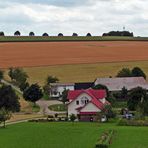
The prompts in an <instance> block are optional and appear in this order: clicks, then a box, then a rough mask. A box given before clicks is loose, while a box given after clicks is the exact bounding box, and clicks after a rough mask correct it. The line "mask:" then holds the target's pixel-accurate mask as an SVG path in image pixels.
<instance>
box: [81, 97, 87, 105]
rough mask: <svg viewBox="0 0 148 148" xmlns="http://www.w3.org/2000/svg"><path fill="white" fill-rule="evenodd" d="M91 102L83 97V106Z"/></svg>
mask: <svg viewBox="0 0 148 148" xmlns="http://www.w3.org/2000/svg"><path fill="white" fill-rule="evenodd" d="M88 102H89V100H88V98H87V97H82V100H81V103H82V105H84V104H87V103H88Z"/></svg>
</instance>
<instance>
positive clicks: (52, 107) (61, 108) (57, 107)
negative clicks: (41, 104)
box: [48, 104, 67, 111]
mask: <svg viewBox="0 0 148 148" xmlns="http://www.w3.org/2000/svg"><path fill="white" fill-rule="evenodd" d="M48 108H49V109H50V110H52V111H66V110H67V107H66V105H65V104H55V105H50V106H49V107H48Z"/></svg>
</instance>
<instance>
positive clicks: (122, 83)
mask: <svg viewBox="0 0 148 148" xmlns="http://www.w3.org/2000/svg"><path fill="white" fill-rule="evenodd" d="M98 84H102V85H105V86H107V88H108V89H109V91H110V92H113V91H121V90H122V88H123V87H125V88H126V89H127V90H131V89H133V88H135V87H142V88H144V89H146V90H148V83H147V81H146V80H145V79H144V78H143V77H124V78H97V79H96V80H95V82H94V85H98Z"/></svg>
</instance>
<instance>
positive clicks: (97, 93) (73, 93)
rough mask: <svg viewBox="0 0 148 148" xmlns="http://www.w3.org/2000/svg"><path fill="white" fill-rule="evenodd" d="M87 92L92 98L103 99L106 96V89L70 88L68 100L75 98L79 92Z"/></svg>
mask: <svg viewBox="0 0 148 148" xmlns="http://www.w3.org/2000/svg"><path fill="white" fill-rule="evenodd" d="M82 93H87V94H88V95H89V96H91V97H92V98H96V99H103V98H105V97H106V91H105V90H93V89H87V90H70V91H69V92H68V97H67V98H68V100H75V99H76V98H77V97H78V96H79V95H80V94H82Z"/></svg>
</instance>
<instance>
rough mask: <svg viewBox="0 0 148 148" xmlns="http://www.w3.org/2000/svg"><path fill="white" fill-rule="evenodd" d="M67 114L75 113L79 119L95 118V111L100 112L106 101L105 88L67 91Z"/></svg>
mask: <svg viewBox="0 0 148 148" xmlns="http://www.w3.org/2000/svg"><path fill="white" fill-rule="evenodd" d="M67 98H68V100H69V103H68V116H70V115H71V114H75V115H76V116H77V117H78V119H79V120H82V121H91V120H93V121H94V120H97V113H99V112H101V111H102V110H103V109H104V107H105V105H107V104H110V103H109V102H108V101H106V99H105V98H106V91H105V90H93V89H87V90H72V91H69V92H68V97H67Z"/></svg>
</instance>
